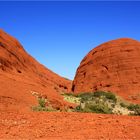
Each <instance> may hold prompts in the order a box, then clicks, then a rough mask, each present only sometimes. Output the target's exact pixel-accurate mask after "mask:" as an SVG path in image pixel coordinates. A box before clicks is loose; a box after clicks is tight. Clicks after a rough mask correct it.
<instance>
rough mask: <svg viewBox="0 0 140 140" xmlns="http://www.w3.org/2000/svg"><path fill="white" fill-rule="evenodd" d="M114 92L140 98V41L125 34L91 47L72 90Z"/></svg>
mask: <svg viewBox="0 0 140 140" xmlns="http://www.w3.org/2000/svg"><path fill="white" fill-rule="evenodd" d="M96 90H104V91H111V92H114V93H116V94H118V95H120V96H122V97H124V98H125V99H127V100H131V101H134V102H140V42H139V41H136V40H133V39H130V38H121V39H117V40H112V41H109V42H107V43H104V44H101V45H99V46H97V47H96V48H94V49H93V50H91V51H90V52H89V53H88V54H87V56H85V58H84V59H83V60H82V62H81V63H80V66H79V67H78V69H77V72H76V75H75V78H74V81H73V86H72V91H73V92H74V93H79V92H92V91H96Z"/></svg>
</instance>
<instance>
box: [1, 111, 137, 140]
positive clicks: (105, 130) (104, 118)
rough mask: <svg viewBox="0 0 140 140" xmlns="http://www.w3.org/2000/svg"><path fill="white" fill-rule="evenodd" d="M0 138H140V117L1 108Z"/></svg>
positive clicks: (71, 139)
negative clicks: (21, 110)
mask: <svg viewBox="0 0 140 140" xmlns="http://www.w3.org/2000/svg"><path fill="white" fill-rule="evenodd" d="M0 116H1V119H0V134H1V135H0V139H13V138H14V139H47V140H69V139H70V140H93V139H112V140H114V139H121V140H122V139H123V140H126V139H129V140H130V139H133V140H134V139H137V140H138V139H140V133H139V131H140V117H134V116H133V117H132V116H116V115H99V114H90V113H88V114H87V113H62V112H60V113H59V112H58V113H57V112H54V113H28V114H27V113H24V114H22V113H16V112H14V113H12V112H7V113H3V112H0Z"/></svg>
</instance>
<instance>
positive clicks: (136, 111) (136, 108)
mask: <svg viewBox="0 0 140 140" xmlns="http://www.w3.org/2000/svg"><path fill="white" fill-rule="evenodd" d="M127 108H128V109H129V110H131V111H134V113H133V115H140V105H138V104H130V105H129V106H128V107H127Z"/></svg>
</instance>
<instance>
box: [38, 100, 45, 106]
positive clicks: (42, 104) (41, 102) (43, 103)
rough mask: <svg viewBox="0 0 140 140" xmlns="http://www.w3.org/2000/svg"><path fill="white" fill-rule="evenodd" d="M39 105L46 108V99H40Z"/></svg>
mask: <svg viewBox="0 0 140 140" xmlns="http://www.w3.org/2000/svg"><path fill="white" fill-rule="evenodd" d="M38 103H39V106H40V107H42V108H45V106H46V102H45V99H44V98H38Z"/></svg>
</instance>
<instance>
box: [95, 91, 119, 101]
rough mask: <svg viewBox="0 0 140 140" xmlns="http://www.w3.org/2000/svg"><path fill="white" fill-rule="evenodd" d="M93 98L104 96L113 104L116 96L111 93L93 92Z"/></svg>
mask: <svg viewBox="0 0 140 140" xmlns="http://www.w3.org/2000/svg"><path fill="white" fill-rule="evenodd" d="M94 96H95V97H101V96H104V97H105V98H107V99H110V100H112V101H114V102H116V101H117V98H116V96H115V95H114V94H113V93H111V92H105V91H96V92H94Z"/></svg>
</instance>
